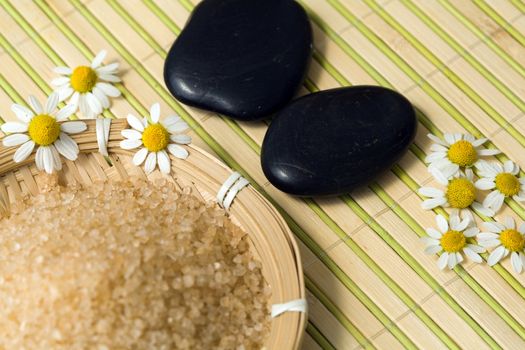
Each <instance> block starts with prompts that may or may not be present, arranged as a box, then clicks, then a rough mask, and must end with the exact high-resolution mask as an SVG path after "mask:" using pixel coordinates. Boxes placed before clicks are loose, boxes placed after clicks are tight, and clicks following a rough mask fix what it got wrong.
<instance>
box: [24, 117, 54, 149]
mask: <svg viewBox="0 0 525 350" xmlns="http://www.w3.org/2000/svg"><path fill="white" fill-rule="evenodd" d="M28 134H29V137H30V138H31V140H33V141H34V142H35V143H36V144H37V145H40V146H48V145H50V144H52V143H53V142H55V141H56V140H57V139H58V136H59V135H60V125H59V124H58V123H57V121H56V119H55V118H53V117H52V116H50V115H48V114H39V115H36V116H34V117H33V119H31V121H30V122H29V127H28Z"/></svg>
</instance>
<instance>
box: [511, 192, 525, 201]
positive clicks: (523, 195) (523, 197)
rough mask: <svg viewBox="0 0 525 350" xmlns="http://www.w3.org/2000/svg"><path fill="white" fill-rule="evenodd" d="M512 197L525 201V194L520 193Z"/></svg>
mask: <svg viewBox="0 0 525 350" xmlns="http://www.w3.org/2000/svg"><path fill="white" fill-rule="evenodd" d="M512 199H514V200H515V201H516V202H525V194H522V193H520V195H519V196H516V195H514V196H512Z"/></svg>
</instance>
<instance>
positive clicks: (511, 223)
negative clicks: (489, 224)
mask: <svg viewBox="0 0 525 350" xmlns="http://www.w3.org/2000/svg"><path fill="white" fill-rule="evenodd" d="M505 227H506V228H510V229H513V230H514V229H515V228H516V222H515V221H514V219H513V218H512V216H505Z"/></svg>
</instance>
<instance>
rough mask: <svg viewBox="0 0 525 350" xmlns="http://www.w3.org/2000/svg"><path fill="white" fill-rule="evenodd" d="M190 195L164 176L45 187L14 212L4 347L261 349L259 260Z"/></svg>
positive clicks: (2, 285)
mask: <svg viewBox="0 0 525 350" xmlns="http://www.w3.org/2000/svg"><path fill="white" fill-rule="evenodd" d="M190 193H191V191H190V190H189V189H185V190H184V191H183V193H180V192H177V189H176V188H175V186H174V185H173V184H172V183H169V182H168V181H166V180H164V179H161V180H160V181H159V182H158V183H156V184H153V183H151V182H146V181H143V180H133V182H132V181H126V182H111V183H110V182H105V183H95V184H93V186H91V187H88V188H85V189H82V188H80V187H77V188H71V187H69V188H60V187H56V186H50V189H49V191H48V192H46V193H44V194H41V195H38V196H36V197H34V198H32V199H31V200H29V201H28V202H27V203H26V204H24V205H21V206H20V207H19V208H18V207H17V208H16V209H13V210H14V214H13V215H12V216H11V217H9V218H4V219H2V220H3V222H2V223H1V225H0V251H2V254H3V257H2V258H3V261H2V264H0V276H2V277H0V310H2V312H0V325H2V327H0V349H17V350H20V349H54V348H60V349H78V348H85V345H86V344H93V341H94V339H96V342H97V344H98V345H95V346H94V348H95V349H98V350H108V349H115V348H124V349H129V348H136V349H172V348H175V347H177V348H187V349H212V348H213V349H260V348H262V347H263V344H264V342H265V340H266V338H267V336H268V334H269V330H270V322H269V317H268V314H269V312H268V311H269V308H268V301H269V298H270V287H269V286H268V284H267V283H266V282H265V281H264V278H263V276H262V271H261V264H260V262H258V261H256V260H255V259H254V258H253V256H252V254H251V252H250V247H249V243H248V237H247V235H246V234H245V233H244V232H242V231H241V230H240V229H239V228H238V227H237V226H235V225H233V224H232V223H231V221H230V220H229V219H228V218H227V217H226V215H225V213H224V211H222V210H220V209H218V208H217V207H216V206H213V205H208V204H205V203H203V202H202V201H201V200H199V199H197V198H196V197H193V196H192V195H190ZM73 209H74V211H72V210H73ZM20 239H23V245H22V244H20V242H21V241H20ZM49 310H52V312H49ZM11 317H12V318H14V319H18V320H27V321H24V322H25V323H20V324H19V325H17V324H16V323H14V322H11V321H9V320H7V319H6V318H11ZM225 319H227V320H228V322H224V320H225ZM57 344H60V346H58V345H57Z"/></svg>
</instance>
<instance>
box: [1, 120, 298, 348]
mask: <svg viewBox="0 0 525 350" xmlns="http://www.w3.org/2000/svg"><path fill="white" fill-rule="evenodd" d="M86 124H87V126H88V129H87V130H86V131H85V132H83V133H81V134H76V135H71V137H72V138H73V139H74V140H75V141H76V142H77V143H78V146H79V148H80V154H79V156H78V159H77V160H76V161H69V160H67V159H64V158H62V160H63V169H62V170H61V171H60V172H59V173H58V181H59V183H60V184H61V185H66V186H67V185H68V184H72V183H76V184H82V185H89V184H91V183H93V182H94V181H100V180H103V181H112V180H123V179H127V178H129V177H141V178H149V179H153V178H155V177H159V176H166V175H162V174H160V173H159V171H158V170H155V171H154V172H153V173H152V174H150V175H148V176H146V174H145V173H144V171H143V169H142V168H141V167H136V166H134V165H133V164H132V163H131V158H132V156H133V152H132V151H126V150H123V149H121V148H120V146H119V143H120V141H121V140H122V139H123V137H122V136H121V134H120V132H121V130H122V129H125V128H127V127H128V126H127V122H126V120H124V119H117V120H113V121H112V124H111V129H110V134H109V141H108V151H109V159H110V161H111V164H109V163H108V162H107V161H106V159H105V158H104V157H103V156H102V155H101V154H100V153H99V152H98V145H97V138H96V133H95V130H96V129H95V121H94V120H87V121H86ZM187 149H188V151H189V153H190V156H189V157H188V158H187V159H186V160H180V159H177V158H173V157H171V162H172V163H171V164H172V172H171V174H170V175H169V177H170V178H171V179H172V180H173V181H174V182H175V183H176V184H177V185H178V186H179V187H181V188H182V187H191V188H192V189H193V193H194V194H195V195H197V196H200V197H201V198H202V199H203V200H205V201H213V200H214V198H215V195H216V194H217V192H218V190H219V188H220V187H221V185H222V184H223V183H224V181H225V180H226V179H227V178H228V177H229V176H230V175H231V173H232V172H231V170H230V169H228V168H227V167H226V166H225V165H224V164H222V163H221V162H220V161H218V160H217V159H215V158H214V157H212V156H211V155H209V154H208V153H206V152H205V151H203V150H201V149H199V148H197V147H195V146H192V145H189V146H187ZM15 150H16V147H9V148H6V147H1V148H0V176H1V181H0V213H1V214H2V215H6V214H8V213H9V211H10V207H11V205H12V204H13V203H15V202H16V201H18V200H20V199H22V198H23V197H24V196H26V195H36V194H38V193H39V192H40V186H41V184H42V183H43V182H41V181H39V177H41V176H44V175H43V174H42V173H40V172H39V171H38V170H37V168H36V166H35V165H34V159H35V157H34V153H33V154H32V155H31V156H30V157H29V158H28V159H27V160H25V161H24V162H22V163H15V162H14V161H13V160H12V159H13V154H14V152H15ZM229 216H230V217H231V219H232V221H233V222H234V223H236V224H237V225H239V226H240V227H242V228H243V230H245V231H246V232H247V233H248V236H249V237H250V241H251V243H252V248H253V249H252V251H253V253H254V255H255V256H256V258H258V259H259V260H260V261H261V263H262V272H263V275H264V277H265V278H266V281H267V282H268V283H269V285H270V286H271V289H272V296H271V300H270V303H271V304H277V303H285V302H288V301H291V300H295V299H304V298H305V290H304V281H303V272H302V266H301V260H300V256H299V250H298V247H297V244H296V242H295V240H294V238H293V236H292V233H291V232H290V229H289V228H288V226H287V224H286V223H285V221H284V220H283V218H282V217H281V216H280V214H279V213H278V212H277V210H276V209H275V208H274V207H273V206H272V205H271V204H270V203H269V202H268V201H267V200H266V199H265V198H264V197H263V196H262V195H261V194H260V193H258V192H257V191H256V190H254V189H253V187H251V186H249V187H246V188H244V189H243V190H242V191H241V192H240V193H239V194H238V195H237V197H236V199H235V201H234V203H233V205H232V206H231V207H230V210H229ZM271 322H272V323H271V332H270V336H269V338H268V340H267V342H266V344H265V346H266V348H268V349H277V350H286V349H298V348H299V347H300V345H301V340H302V335H303V331H304V327H305V322H306V314H305V313H299V312H286V313H284V314H282V315H280V316H278V317H276V318H274V319H272V321H271Z"/></svg>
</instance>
